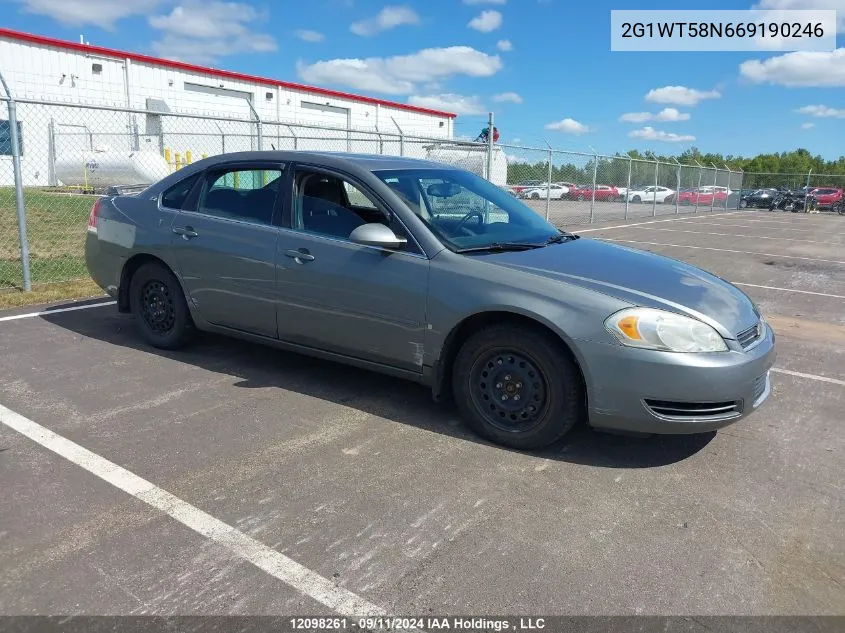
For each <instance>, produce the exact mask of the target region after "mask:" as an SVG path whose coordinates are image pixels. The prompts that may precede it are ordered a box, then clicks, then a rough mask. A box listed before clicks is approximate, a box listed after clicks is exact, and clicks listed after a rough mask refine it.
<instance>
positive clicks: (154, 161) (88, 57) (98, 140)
mask: <svg viewBox="0 0 845 633" xmlns="http://www.w3.org/2000/svg"><path fill="white" fill-rule="evenodd" d="M0 72H2V73H3V75H4V77H5V79H6V81H7V83H8V84H9V88H10V89H11V91H12V94H13V96H14V98H15V99H16V100H18V101H19V103H18V107H17V114H18V117H17V118H18V121H19V124H20V130H21V140H22V147H23V155H22V172H23V181H24V185H26V186H39V185H40V186H45V185H57V184H66V185H67V184H79V183H78V182H66V180H70V181H75V180H78V178H76V176H74V175H73V174H74V173H77V172H80V171H84V172H85V173H84V175H83V177H84V178H85V179H86V180H87V179H89V178H92V179H96V178H97V173H98V172H97V169H98V167H100V168H102V166H103V165H104V164H106V163H108V162H109V160H111V159H113V158H115V157H116V160H117V161H118V162H121V163H123V166H124V167H127V166H129V165H128V163H126V161H127V160H130V158H129V155H130V154H131V153H132V152H135V156H134V160H135V162H136V163H137V162H138V157H139V156H140V157H142V159H143V160H141V162H142V163H145V164H147V166H148V167H149V170H152V171H151V174H154V173H158V171H160V170H161V169H169V170H172V169H174V168H175V166H176V164H175V161H176V154H179V160H180V161H184V160H186V154H188V153H189V152H190V155H191V156H192V157H193V158H192V160H196V159H198V158H199V157H200V156H201V155H213V154H219V153H222V152H229V151H238V150H246V149H258V148H259V147H261V148H263V149H271V148H272V147H275V148H276V149H292V148H297V149H322V150H337V151H366V152H381V153H391V154H392V153H397V154H398V153H404V154H406V155H425V152H426V150H425V149H424V144H423V143H420V142H411V141H410V140H409V141H408V142H404V141H400V139H399V137H398V136H397V135H398V134H399V133H400V131H401V133H402V134H403V136H404V138H405V139H408V137H411V136H419V137H426V138H433V139H443V140H444V141H448V140H449V139H452V138H453V130H454V118H455V115H454V114H451V113H448V112H439V111H436V110H431V109H428V108H421V107H415V106H411V105H407V104H403V103H395V102H391V101H386V100H382V99H376V98H372V97H364V96H359V95H353V94H348V93H343V92H338V91H334V90H326V89H323V88H317V87H312V86H305V85H300V84H295V83H290V82H286V81H280V80H276V79H267V78H262V77H254V76H250V75H245V74H242V73H237V72H231V71H226V70H217V69H212V68H205V67H201V66H196V65H193V64H186V63H182V62H177V61H172V60H167V59H158V58H154V57H150V56H147V55H141V54H138V53H129V52H124V51H118V50H112V49H108V48H103V47H100V46H92V45H89V44H87V43H82V42H69V41H64V40H57V39H53V38H49V37H43V36H39V35H32V34H29V33H22V32H18V31H12V30H10V29H3V28H0ZM33 102H39V103H33ZM60 104H73V106H74V107H69V106H68V105H60ZM133 111H134V112H133ZM157 113H160V114H157ZM186 114H190V115H195V116H191V117H184V116H178V115H186ZM307 126H316V127H313V128H311V127H307ZM8 133H9V123H8V116H7V110H6V108H5V106H4V105H3V104H0V184H2V185H8V184H11V183H12V168H11V157H10V155H9V154H10V143H9V141H8ZM377 133H379V134H377ZM400 145H401V147H400ZM92 155H93V156H94V158H91V157H92ZM165 156H167V157H168V160H169V165H168V163H167V162H163V161H165V158H164V157H165ZM81 164H85V165H88V167H85V168H84V169H82V168H78V167H77V168H75V171H74V168H73V166H74V165H76V166H78V165H81ZM162 164H163V165H164V166H165V167H162V166H161V165H162ZM129 167H131V166H129ZM68 170H70V171H68ZM101 171H102V170H101ZM71 172H73V173H71ZM62 174H68V175H66V176H65V177H64V178H63V177H62ZM148 175H150V174H148ZM110 184H113V183H110Z"/></svg>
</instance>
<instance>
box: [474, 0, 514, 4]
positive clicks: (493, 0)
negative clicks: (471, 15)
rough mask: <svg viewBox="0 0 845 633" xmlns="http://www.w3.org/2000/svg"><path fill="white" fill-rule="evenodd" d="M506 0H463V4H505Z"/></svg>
mask: <svg viewBox="0 0 845 633" xmlns="http://www.w3.org/2000/svg"><path fill="white" fill-rule="evenodd" d="M507 1H508V0H464V4H506V3H507Z"/></svg>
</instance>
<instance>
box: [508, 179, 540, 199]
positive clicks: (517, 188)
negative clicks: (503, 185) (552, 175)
mask: <svg viewBox="0 0 845 633" xmlns="http://www.w3.org/2000/svg"><path fill="white" fill-rule="evenodd" d="M545 184H546V183H544V182H543V181H542V180H523V181H522V182H518V183H517V184H515V185H511V187H510V188H511V190H512V191H513V192H514V193H515V194H516V195H517V196H518V195H519V194H521V193H522V192H523V191H525V190H526V189H534V188H536V187H541V186H543V185H545Z"/></svg>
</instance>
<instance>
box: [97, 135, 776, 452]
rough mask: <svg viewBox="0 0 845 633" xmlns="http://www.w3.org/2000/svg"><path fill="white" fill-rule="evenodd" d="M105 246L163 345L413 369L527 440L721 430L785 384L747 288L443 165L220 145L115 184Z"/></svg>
mask: <svg viewBox="0 0 845 633" xmlns="http://www.w3.org/2000/svg"><path fill="white" fill-rule="evenodd" d="M86 259H87V264H88V269H89V271H90V273H91V276H92V277H93V279H94V280H95V281H96V282H97V283H98V284H99V285H100V286H101V287H102V288H103V289H105V291H106V292H107V293H109V294H110V295H111V296H113V297H115V298H116V299H117V304H118V310H120V311H121V312H130V313H132V314H133V315H134V318H135V321H136V323H137V329H138V332H139V333H140V335H141V336H142V337H143V338H144V340H145V341H147V342H148V343H149V344H150V345H153V346H156V347H160V348H167V349H174V348H179V347H182V346H184V345H186V344H187V343H189V341H190V340H191V338H192V335H193V334H194V333H195V332H196V331H197V330H204V331H212V332H217V333H222V334H226V335H231V336H237V337H242V338H246V339H250V340H253V341H258V342H262V343H267V344H272V345H276V346H279V347H282V348H286V349H288V350H293V351H296V352H300V353H306V354H311V355H315V356H319V357H323V358H327V359H333V360H336V361H340V362H345V363H348V364H350V365H353V366H358V367H362V368H366V369H372V370H376V371H382V372H386V373H389V374H393V375H396V376H401V377H404V378H409V379H411V380H415V381H417V382H420V383H423V384H425V385H428V386H430V387H431V389H432V392H433V394H434V396H435V397H436V398H438V399H440V398H443V397H446V396H447V395H451V397H452V398H453V399H454V401H455V402H456V404H457V406H458V408H459V409H460V411H461V413H462V415H463V417H464V418H465V419H466V421H467V423H468V424H470V425H471V426H472V428H473V429H475V431H477V432H478V433H479V434H481V435H482V436H484V437H486V438H489V439H491V440H493V441H495V442H498V443H501V444H504V445H508V446H512V447H516V448H522V449H530V448H536V447H541V446H545V445H548V444H550V443H552V442H555V441H556V440H558V439H559V438H561V437H562V436H564V435H565V434H566V433H567V431H569V430H570V429H572V428H573V426H574V425H576V424H577V423H578V422H579V421H582V420H585V421H587V422H588V423H589V424H591V425H593V426H594V427H596V428H600V429H611V430H621V431H629V432H637V433H670V434H671V433H697V432H702V431H710V430H713V429H717V428H720V427H723V426H726V425H728V424H732V423H735V422H737V421H738V420H740V419H741V418H743V417H744V416H746V415H748V414H750V413H752V412H753V411H754V410H755V409H756V408H757V407H758V406H760V404H761V403H762V402H763V401H764V400H766V398H767V397H768V395H769V392H770V387H769V375H768V374H769V368H770V367H771V365H772V363H773V362H774V358H775V337H774V333H773V331H772V329H771V328H770V327H769V326H768V324H767V323H766V321H765V319H764V318H763V317H762V315H761V314H760V312H759V311H758V309H757V308H756V306H755V305H754V304H753V303H752V302H751V300H750V299H749V298H748V297H747V296H746V295H745V294H744V293H743V292H741V291H740V290H739V289H738V288H736V287H735V286H733V285H731V284H729V283H727V282H725V281H723V280H722V279H720V278H718V277H716V276H714V275H711V274H709V273H707V272H705V271H703V270H701V269H698V268H696V267H694V266H690V265H687V264H685V263H682V262H679V261H675V260H672V259H668V258H665V257H661V256H658V255H654V254H651V253H646V252H642V251H637V250H634V249H630V248H625V247H621V246H615V245H611V244H608V243H606V242H603V241H599V240H590V239H587V238H581V237H579V236H577V235H573V234H571V233H567V232H564V231H560V230H558V229H557V228H555V227H554V226H552V225H551V224H549V223H548V222H546V221H545V220H544V219H543V218H542V217H540V216H539V215H538V214H537V213H535V212H534V211H532V210H531V209H530V208H529V207H527V206H525V205H524V204H523V203H522V202H520V201H519V200H518V199H516V198H515V197H514V196H512V195H510V194H509V193H507V192H506V191H503V190H501V189H500V188H498V187H496V186H494V185H492V184H491V183H489V182H487V181H486V180H484V179H482V178H479V177H478V176H476V175H474V174H471V173H469V172H467V171H464V170H461V169H456V168H453V167H448V166H445V165H442V164H439V163H433V162H428V161H420V160H414V159H407V158H397V157H387V156H371V155H356V154H342V153H329V152H326V153H320V152H276V151H273V152H244V153H236V154H225V155H221V156H216V157H213V158H208V159H205V160H202V161H199V162H196V163H193V164H191V165H189V166H187V167H184V168H183V169H181V170H179V171H178V172H176V173H174V174H171V175H170V176H168V177H166V178H164V179H163V180H162V181H160V182H157V183H155V184H154V185H152V186H150V187H148V188H147V189H145V190H144V191H141V192H140V193H137V194H136V195H126V196H113V197H103V198H100V199H99V200H98V201H97V202H96V204H95V205H94V208H93V209H92V211H91V218H90V222H89V230H88V235H87V244H86Z"/></svg>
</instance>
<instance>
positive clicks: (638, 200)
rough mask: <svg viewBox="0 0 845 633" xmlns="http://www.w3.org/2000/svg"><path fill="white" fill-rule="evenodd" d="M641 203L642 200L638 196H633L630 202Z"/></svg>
mask: <svg viewBox="0 0 845 633" xmlns="http://www.w3.org/2000/svg"><path fill="white" fill-rule="evenodd" d="M642 201H643V199H642V198H640V197H639V196H634V197H633V198H631V202H642Z"/></svg>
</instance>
